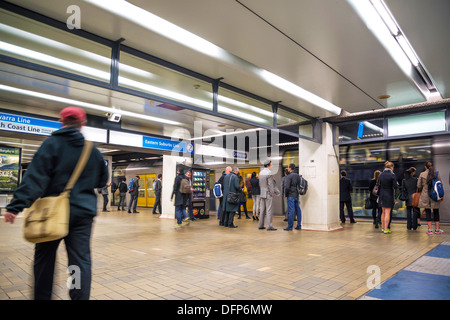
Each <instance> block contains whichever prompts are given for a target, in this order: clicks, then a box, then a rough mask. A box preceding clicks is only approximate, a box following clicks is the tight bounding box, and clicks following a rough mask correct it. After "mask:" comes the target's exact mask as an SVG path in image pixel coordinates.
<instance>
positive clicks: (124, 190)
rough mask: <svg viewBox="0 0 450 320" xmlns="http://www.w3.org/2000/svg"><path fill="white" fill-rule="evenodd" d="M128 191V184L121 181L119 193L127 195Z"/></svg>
mask: <svg viewBox="0 0 450 320" xmlns="http://www.w3.org/2000/svg"><path fill="white" fill-rule="evenodd" d="M127 191H128V186H127V184H126V183H125V182H123V181H121V182H120V183H119V192H120V193H127Z"/></svg>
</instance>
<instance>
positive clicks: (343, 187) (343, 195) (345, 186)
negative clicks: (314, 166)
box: [339, 177, 353, 201]
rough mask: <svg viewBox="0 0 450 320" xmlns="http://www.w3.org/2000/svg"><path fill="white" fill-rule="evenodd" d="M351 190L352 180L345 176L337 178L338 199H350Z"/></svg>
mask: <svg viewBox="0 0 450 320" xmlns="http://www.w3.org/2000/svg"><path fill="white" fill-rule="evenodd" d="M352 191H353V187H352V182H351V181H350V179H348V178H347V177H342V178H341V179H340V180H339V201H351V200H352V197H351V195H350V193H351V192H352Z"/></svg>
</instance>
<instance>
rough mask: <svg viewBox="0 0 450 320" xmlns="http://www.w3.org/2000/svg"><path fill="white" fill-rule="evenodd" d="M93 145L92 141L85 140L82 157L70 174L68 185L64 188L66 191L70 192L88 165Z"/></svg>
mask: <svg viewBox="0 0 450 320" xmlns="http://www.w3.org/2000/svg"><path fill="white" fill-rule="evenodd" d="M92 145H93V143H92V141H89V140H85V143H84V147H83V151H81V155H80V158H79V159H78V162H77V165H76V167H75V169H74V170H73V172H72V175H71V176H70V179H69V182H67V185H66V187H65V188H64V192H67V191H69V192H70V191H71V190H72V188H73V186H74V185H75V183H76V182H77V180H78V178H79V177H80V174H81V172H82V171H83V169H84V167H85V166H86V162H87V161H88V159H89V156H90V155H91V150H92Z"/></svg>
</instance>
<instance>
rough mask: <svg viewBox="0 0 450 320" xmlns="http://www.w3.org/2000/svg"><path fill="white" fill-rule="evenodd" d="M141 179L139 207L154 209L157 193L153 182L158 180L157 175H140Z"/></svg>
mask: <svg viewBox="0 0 450 320" xmlns="http://www.w3.org/2000/svg"><path fill="white" fill-rule="evenodd" d="M140 177H141V179H139V198H138V203H137V205H138V207H153V206H154V205H155V191H154V190H153V182H154V181H155V180H156V174H144V175H140Z"/></svg>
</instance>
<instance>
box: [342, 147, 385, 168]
mask: <svg viewBox="0 0 450 320" xmlns="http://www.w3.org/2000/svg"><path fill="white" fill-rule="evenodd" d="M384 161H386V145H385V143H371V144H367V145H355V146H351V147H350V150H349V152H348V157H347V163H348V164H352V163H367V162H384Z"/></svg>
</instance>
